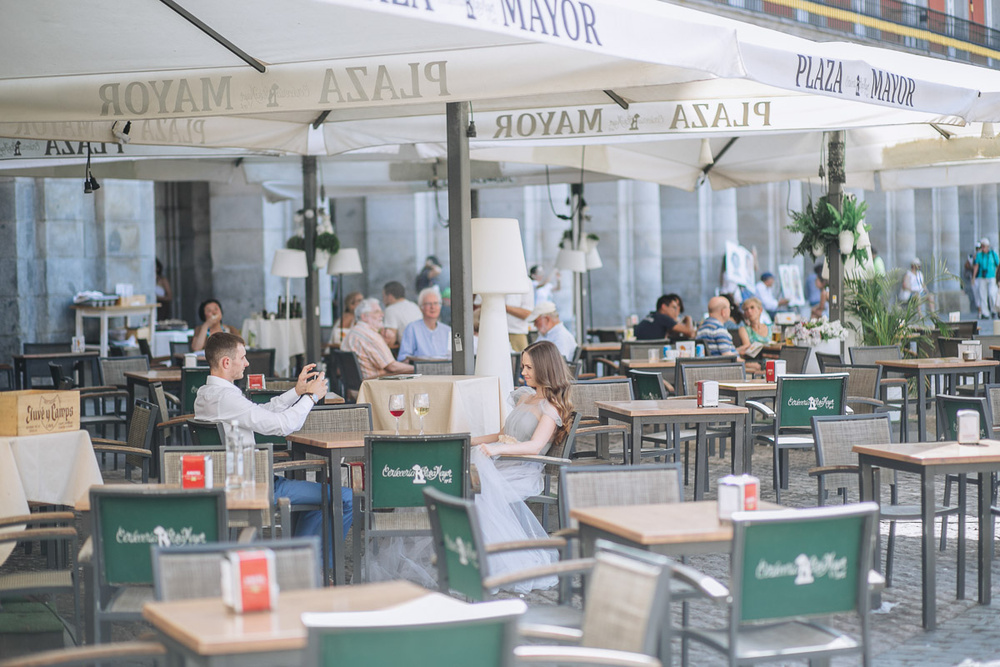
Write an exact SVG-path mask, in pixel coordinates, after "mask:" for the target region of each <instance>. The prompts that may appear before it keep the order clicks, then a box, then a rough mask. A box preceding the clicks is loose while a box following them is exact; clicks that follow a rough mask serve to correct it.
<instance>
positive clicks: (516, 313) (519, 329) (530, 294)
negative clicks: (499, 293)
mask: <svg viewBox="0 0 1000 667" xmlns="http://www.w3.org/2000/svg"><path fill="white" fill-rule="evenodd" d="M504 303H505V304H506V306H507V335H508V336H509V337H510V346H511V348H513V350H514V351H515V352H523V351H524V348H526V347H528V329H529V328H530V322H531V320H530V319H529V318H530V316H531V311H532V310H533V309H534V308H535V290H534V289H530V290H528V291H527V292H525V293H524V294H508V295H507V296H505V297H504Z"/></svg>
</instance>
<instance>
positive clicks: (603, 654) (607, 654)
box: [514, 644, 662, 667]
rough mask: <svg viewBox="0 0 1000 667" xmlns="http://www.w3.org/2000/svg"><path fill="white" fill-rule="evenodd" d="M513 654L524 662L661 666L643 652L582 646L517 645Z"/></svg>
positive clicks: (640, 666)
mask: <svg viewBox="0 0 1000 667" xmlns="http://www.w3.org/2000/svg"><path fill="white" fill-rule="evenodd" d="M514 656H515V657H516V658H517V659H518V660H519V661H523V662H526V663H530V664H534V663H540V662H545V663H556V664H564V665H565V664H573V665H609V666H610V665H620V666H622V667H661V664H662V663H660V661H659V660H657V659H656V658H654V657H653V656H650V655H646V654H644V653H629V652H627V651H615V650H612V649H604V648H587V647H582V646H533V645H531V644H528V645H525V646H518V647H516V648H515V649H514Z"/></svg>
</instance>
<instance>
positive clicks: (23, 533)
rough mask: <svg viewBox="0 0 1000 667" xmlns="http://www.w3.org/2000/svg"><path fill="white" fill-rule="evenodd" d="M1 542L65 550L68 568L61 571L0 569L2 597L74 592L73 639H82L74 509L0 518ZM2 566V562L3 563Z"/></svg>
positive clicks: (0, 592) (0, 594)
mask: <svg viewBox="0 0 1000 667" xmlns="http://www.w3.org/2000/svg"><path fill="white" fill-rule="evenodd" d="M0 531H2V532H0V545H3V544H10V543H14V545H15V547H16V546H17V544H30V543H32V542H35V541H40V542H43V543H47V544H48V545H49V548H50V549H56V550H64V551H65V553H66V554H67V560H68V564H67V565H68V567H67V568H66V569H59V570H40V571H38V572H17V571H11V569H10V568H7V570H6V571H4V570H3V569H2V568H0V597H2V598H4V599H8V598H12V597H17V596H20V595H37V594H44V595H50V594H55V593H70V594H72V595H73V619H74V620H73V622H74V633H73V634H74V639H75V640H76V641H79V640H80V619H81V618H82V616H81V615H80V594H79V589H78V587H77V583H78V581H77V569H76V552H77V533H76V517H75V515H74V514H73V513H72V512H36V513H34V514H25V515H22V516H10V517H4V518H0ZM0 565H2V564H0Z"/></svg>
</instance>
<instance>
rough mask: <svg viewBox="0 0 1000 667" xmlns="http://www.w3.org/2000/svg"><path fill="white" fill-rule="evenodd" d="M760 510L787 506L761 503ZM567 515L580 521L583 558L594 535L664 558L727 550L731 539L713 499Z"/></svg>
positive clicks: (596, 509) (593, 509) (730, 530)
mask: <svg viewBox="0 0 1000 667" xmlns="http://www.w3.org/2000/svg"><path fill="white" fill-rule="evenodd" d="M760 509H762V510H780V509H786V508H784V507H783V506H781V505H775V504H774V503H769V502H765V501H761V502H760ZM570 516H571V517H572V518H573V519H575V520H576V521H577V522H579V524H580V544H581V550H582V553H583V555H584V556H589V555H591V554H593V552H594V542H595V541H596V540H598V539H607V540H611V541H612V542H617V543H619V544H625V545H627V546H632V547H636V548H639V549H646V550H649V551H655V552H656V553H661V554H664V555H667V556H693V555H696V554H706V553H721V552H728V551H729V548H730V544H731V543H732V541H733V526H732V524H731V523H726V522H723V521H719V504H718V503H717V502H716V501H714V500H700V501H695V502H693V503H659V504H652V505H618V506H613V507H612V506H608V507H600V506H595V507H585V508H579V509H574V510H571V511H570Z"/></svg>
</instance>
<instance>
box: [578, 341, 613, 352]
mask: <svg viewBox="0 0 1000 667" xmlns="http://www.w3.org/2000/svg"><path fill="white" fill-rule="evenodd" d="M580 347H581V348H583V350H585V351H586V352H618V351H619V350H621V349H622V344H621V343H620V342H617V341H615V342H610V341H608V342H604V343H584V344H583V345H581V346H580Z"/></svg>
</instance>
